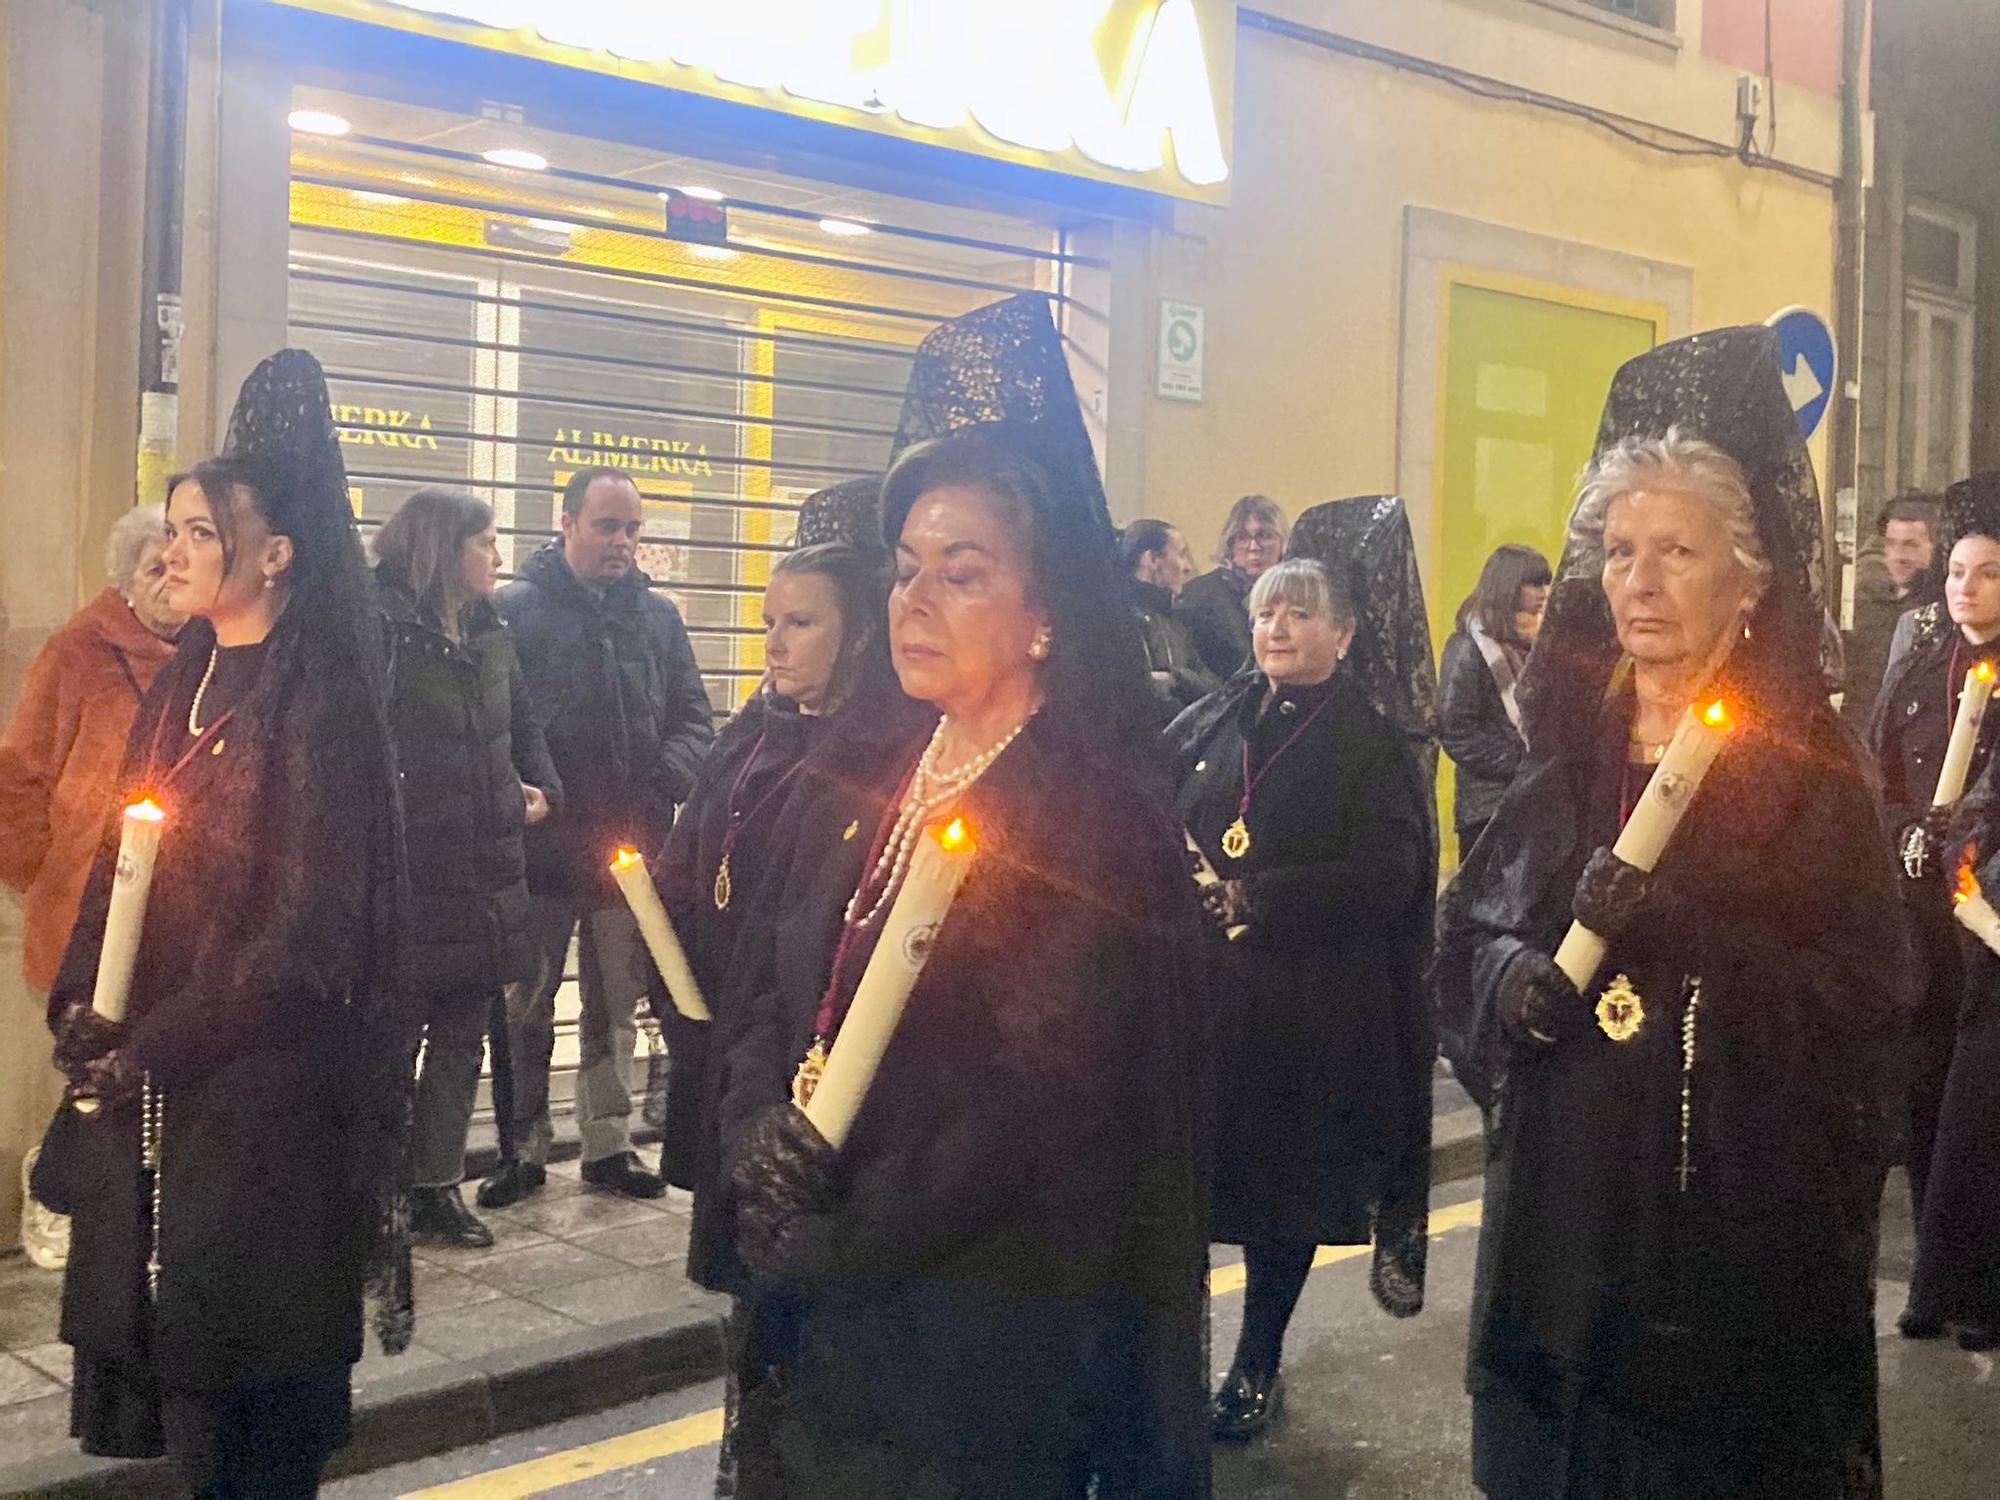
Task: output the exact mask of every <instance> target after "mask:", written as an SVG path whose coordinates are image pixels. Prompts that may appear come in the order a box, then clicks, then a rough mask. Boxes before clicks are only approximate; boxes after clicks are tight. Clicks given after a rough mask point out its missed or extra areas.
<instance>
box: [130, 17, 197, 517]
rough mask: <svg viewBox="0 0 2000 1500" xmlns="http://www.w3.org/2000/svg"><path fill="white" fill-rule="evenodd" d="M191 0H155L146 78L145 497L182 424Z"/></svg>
mask: <svg viewBox="0 0 2000 1500" xmlns="http://www.w3.org/2000/svg"><path fill="white" fill-rule="evenodd" d="M187 63H188V0H153V36H152V55H151V65H150V69H149V73H148V77H147V85H146V220H145V228H144V231H143V234H144V238H143V241H142V244H141V251H140V255H141V259H140V269H139V288H140V293H139V297H140V300H139V472H138V476H137V478H138V499H139V501H140V503H142V504H147V503H151V502H154V501H157V500H162V499H164V498H166V497H165V496H164V494H163V493H162V488H163V486H164V485H165V483H166V478H167V475H168V474H169V473H170V472H171V471H172V469H173V466H174V451H175V447H176V442H177V437H178V431H179V426H180V423H179V408H180V394H179V393H180V378H181V371H180V363H181V199H182V188H183V185H184V175H183V174H184V170H185V154H186V149H185V148H186V141H187Z"/></svg>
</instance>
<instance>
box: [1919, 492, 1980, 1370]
mask: <svg viewBox="0 0 2000 1500" xmlns="http://www.w3.org/2000/svg"><path fill="white" fill-rule="evenodd" d="M1947 516H1948V524H1950V525H1951V526H1952V529H1953V530H1954V531H1955V532H1957V533H1958V534H1959V535H1960V537H1961V538H1962V540H1961V542H1960V543H1959V546H1964V545H1965V540H1970V541H1972V542H1973V543H1974V544H1975V545H1974V546H1972V547H1968V548H1967V549H1966V551H1965V553H1964V554H1963V555H1961V553H1960V551H1959V549H1958V547H1954V548H1953V550H1952V554H1951V558H1952V572H1953V574H1954V580H1953V582H1951V583H1948V584H1947V587H1946V591H1947V595H1948V596H1949V595H1950V594H1951V593H1952V591H1953V589H1954V588H1955V589H1956V590H1957V596H1958V597H1957V601H1956V602H1954V603H1953V604H1952V610H1951V613H1952V618H1953V619H1954V620H1958V619H1959V618H1960V617H1961V616H1962V615H1963V616H1967V617H1969V618H1974V619H1979V618H1983V617H1984V616H1985V615H1986V613H1987V612H1988V606H1989V604H1991V603H1993V602H2000V601H1996V599H1995V595H1996V593H2000V569H1996V568H1995V567H1994V564H1996V563H2000V543H1995V542H1994V541H1993V537H1995V536H1996V535H2000V472H1988V473H1985V474H1977V475H1974V476H1973V477H1972V478H1971V479H1968V480H1964V481H1962V482H1961V483H1959V484H1957V485H1954V486H1953V487H1952V489H1951V491H1950V492H1949V493H1948V495H1947ZM1988 549H1991V550H1990V551H1989V550H1988ZM1981 575H1984V576H1983V577H1982V576H1981ZM1968 606H1970V607H1968ZM1987 717H1988V719H1989V720H1990V719H1991V718H1992V717H1993V715H1992V713H1991V712H1990V711H1989V713H1988V715H1987ZM1981 737H1982V739H1983V738H1985V736H1984V735H1982V736H1981ZM1996 766H2000V758H1989V759H1988V760H1987V762H1986V768H1985V770H1984V771H1983V772H1981V773H1980V775H1979V778H1978V781H1977V782H1976V784H1975V785H1974V786H1973V789H1972V790H1971V791H1970V792H1968V793H1967V794H1966V796H1965V799H1964V800H1963V801H1962V802H1961V803H1960V804H1959V807H1958V810H1957V812H1956V813H1955V814H1954V816H1953V818H1952V820H1951V827H1950V831H1949V835H1948V836H1947V838H1946V839H1945V840H1944V842H1943V845H1942V847H1941V848H1940V849H1939V850H1938V851H1937V856H1938V863H1939V865H1940V866H1942V867H1943V868H1944V869H1945V870H1946V871H1947V873H1948V874H1955V872H1954V871H1953V868H1952V867H1954V866H1956V865H1958V864H1959V863H1960V861H1961V860H1962V861H1964V862H1966V863H1968V864H1972V865H1976V866H1977V879H1978V882H1979V886H1980V889H1981V891H1982V893H1983V894H1984V895H1985V896H1986V898H1987V899H1988V900H1989V901H1990V900H1992V899H1993V897H1994V895H1995V893H1996V892H2000V770H1996V769H1995V768H1996ZM1932 826H1933V827H1934V826H1935V821H1934V820H1933V824H1932ZM1927 853H1928V851H1927ZM1954 883H1955V880H1954ZM1951 925H1952V927H1953V928H1954V929H1956V928H1957V925H1958V924H1957V923H1956V922H1954V923H1952V924H1951ZM1955 937H1956V939H1957V942H1958V944H1959V949H1960V953H1959V955H1958V956H1959V958H1960V965H1959V967H1960V968H1961V969H1962V971H1963V974H1964V980H1965V982H1964V988H1963V992H1962V993H1961V995H1960V996H1959V997H1958V1002H1957V1004H1955V1005H1954V1006H1952V1007H1951V1009H1950V1010H1949V1011H1948V1012H1944V1011H1943V1010H1942V1007H1940V1010H1941V1014H1940V1016H1939V1018H1938V1019H1939V1020H1940V1021H1941V1022H1944V1023H1946V1024H1948V1026H1949V1031H1948V1032H1947V1035H1948V1036H1949V1038H1950V1050H1949V1054H1948V1062H1949V1066H1948V1067H1947V1069H1946V1070H1945V1077H1944V1080H1943V1087H1942V1089H1941V1091H1940V1094H1939V1110H1938V1114H1937V1117H1936V1122H1937V1128H1936V1131H1935V1135H1934V1144H1933V1146H1932V1150H1931V1153H1930V1157H1929V1160H1928V1161H1927V1162H1926V1164H1925V1165H1926V1167H1927V1168H1928V1170H1927V1172H1926V1174H1925V1177H1926V1191H1925V1193H1924V1200H1923V1206H1922V1208H1921V1209H1920V1210H1919V1211H1918V1213H1917V1264H1916V1269H1915V1271H1914V1272H1913V1273H1912V1274H1911V1277H1910V1305H1909V1309H1908V1310H1907V1311H1906V1312H1905V1313H1904V1315H1903V1319H1902V1329H1903V1332H1904V1333H1905V1334H1906V1335H1908V1336H1910V1337H1918V1338H1921V1337H1928V1336H1932V1335H1936V1334H1940V1333H1943V1332H1945V1331H1946V1330H1950V1331H1951V1332H1952V1334H1953V1335H1954V1336H1955V1337H1956V1338H1957V1341H1958V1343H1959V1346H1960V1347H1961V1348H1965V1349H1992V1348H1995V1347H2000V958H1996V957H1995V956H1994V954H1993V953H1992V951H1991V950H1990V949H1988V948H1987V947H1986V946H1985V945H1984V944H1983V943H1981V942H1980V941H1979V940H1978V939H1976V938H1974V937H1973V936H1972V935H1971V934H1970V933H1967V932H1963V931H1955ZM1920 1030H1921V1023H1920ZM1922 1045H1923V1039H1922V1038H1921V1036H1920V1037H1919V1040H1918V1046H1919V1047H1921V1046H1922ZM1915 1180H1916V1166H1915V1162H1914V1160H1913V1161H1912V1163H1911V1181H1912V1182H1913V1183H1914V1181H1915Z"/></svg>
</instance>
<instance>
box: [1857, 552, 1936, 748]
mask: <svg viewBox="0 0 2000 1500" xmlns="http://www.w3.org/2000/svg"><path fill="white" fill-rule="evenodd" d="M1943 600H1944V590H1943V588H1942V587H1941V586H1940V584H1939V583H1938V580H1937V579H1936V578H1935V577H1934V576H1933V575H1932V574H1930V573H1928V572H1925V573H1921V574H1919V575H1918V576H1917V578H1916V580H1915V581H1914V583H1913V584H1912V586H1911V588H1910V591H1909V592H1908V593H1906V594H1900V595H1899V594H1897V593H1895V592H1894V591H1893V590H1892V589H1891V588H1890V587H1889V580H1888V577H1887V575H1886V574H1883V573H1882V572H1881V571H1880V568H1879V565H1878V566H1877V567H1876V569H1875V570H1874V573H1873V575H1872V576H1871V575H1870V573H1869V572H1868V571H1866V570H1864V571H1863V573H1862V576H1861V577H1860V579H1859V580H1858V581H1857V583H1856V586H1855V592H1854V628H1853V629H1852V630H1850V631H1849V632H1848V633H1847V641H1846V657H1847V660H1846V674H1845V679H1844V692H1843V696H1842V697H1841V700H1840V715H1841V717H1842V718H1844V719H1845V720H1847V722H1848V723H1850V724H1852V725H1853V726H1854V727H1855V729H1856V731H1857V732H1865V730H1866V729H1867V726H1868V725H1869V724H1871V723H1872V722H1873V721H1874V717H1875V700H1876V698H1877V697H1878V696H1879V695H1880V694H1881V691H1882V683H1883V679H1884V678H1885V677H1886V676H1887V675H1888V668H1889V647H1890V643H1891V642H1892V641H1893V640H1894V639H1895V635H1896V624H1897V622H1898V621H1899V620H1901V619H1902V618H1903V616H1904V615H1906V614H1908V613H1909V612H1910V611H1911V610H1913V609H1922V608H1924V607H1925V606H1926V605H1938V606H1941V605H1942V603H1943Z"/></svg>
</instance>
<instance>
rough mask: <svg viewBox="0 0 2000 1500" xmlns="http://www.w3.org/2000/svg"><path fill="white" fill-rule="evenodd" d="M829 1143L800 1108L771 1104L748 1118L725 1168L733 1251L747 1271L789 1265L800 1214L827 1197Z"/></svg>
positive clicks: (763, 1273) (779, 1271)
mask: <svg viewBox="0 0 2000 1500" xmlns="http://www.w3.org/2000/svg"><path fill="white" fill-rule="evenodd" d="M834 1155H835V1153H834V1149H833V1147H832V1145H830V1144H829V1143H828V1141H827V1139H826V1137H825V1136H823V1135H821V1134H820V1133H819V1131H818V1130H816V1129H815V1128H814V1127H813V1123H812V1121H810V1120H808V1119H807V1118H806V1117H805V1112H804V1111H803V1110H801V1109H799V1108H797V1107H796V1106H794V1105H791V1104H774V1105H772V1106H771V1107H770V1108H769V1109H767V1110H765V1111H764V1112H763V1113H762V1114H760V1115H758V1116H757V1118H756V1119H755V1120H753V1121H752V1122H751V1123H750V1128H749V1130H748V1131H746V1132H745V1133H744V1137H743V1144H742V1145H741V1146H740V1147H739V1148H738V1149H737V1152H736V1163H735V1166H734V1167H732V1168H731V1170H730V1174H729V1183H730V1187H731V1188H732V1189H733V1190H734V1191H735V1195H736V1253H737V1254H738V1255H740V1256H741V1257H742V1259H743V1264H744V1265H745V1266H746V1267H747V1268H748V1269H749V1271H750V1274H751V1275H753V1276H756V1277H759V1278H763V1279H767V1280H768V1279H772V1278H776V1277H779V1276H782V1275H784V1274H786V1273H787V1272H788V1271H791V1270H792V1269H794V1265H793V1262H794V1260H795V1254H794V1252H795V1250H796V1248H797V1245H796V1242H797V1240H798V1238H799V1231H800V1230H801V1228H802V1227H803V1225H804V1223H805V1221H806V1220H808V1219H810V1218H812V1217H814V1216H815V1215H818V1214H821V1213H824V1212H825V1211H826V1210H827V1208H829V1207H830V1206H831V1205H832V1202H833V1187H832V1175H833V1162H834Z"/></svg>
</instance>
